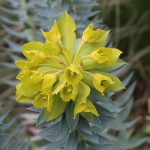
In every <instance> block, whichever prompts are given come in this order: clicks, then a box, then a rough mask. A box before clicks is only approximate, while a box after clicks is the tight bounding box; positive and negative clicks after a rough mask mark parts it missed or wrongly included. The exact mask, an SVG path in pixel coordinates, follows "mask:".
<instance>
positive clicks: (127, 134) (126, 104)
mask: <svg viewBox="0 0 150 150" xmlns="http://www.w3.org/2000/svg"><path fill="white" fill-rule="evenodd" d="M120 70H121V69H120ZM112 73H113V74H116V75H118V74H119V72H118V73H117V72H116V73H115V72H112ZM132 75H133V73H131V74H130V75H129V76H128V77H127V78H126V79H125V80H124V81H123V84H124V86H127V85H128V84H129V82H130V80H131V78H132ZM135 85H136V83H135V82H134V83H132V84H131V85H130V86H129V87H128V88H127V90H125V91H124V92H123V93H122V94H121V95H120V96H119V97H118V98H117V99H116V100H115V106H116V107H119V108H120V112H119V113H118V114H116V118H117V121H115V122H112V123H111V124H110V126H109V130H110V131H109V133H108V134H107V137H109V138H110V139H111V141H112V142H113V143H114V144H115V145H116V146H117V147H119V150H127V149H136V148H137V147H138V146H140V145H141V144H143V143H144V142H146V141H147V138H141V139H136V138H135V139H134V138H133V137H132V134H133V131H134V126H135V125H136V123H137V122H138V121H139V120H140V117H138V118H136V119H135V120H132V121H126V120H127V118H128V116H129V114H130V111H131V109H132V105H133V97H132V94H133V91H134V89H135ZM112 131H113V132H112ZM115 131H116V132H115ZM118 131H119V132H118ZM117 132H118V133H117ZM116 135H117V136H116Z"/></svg>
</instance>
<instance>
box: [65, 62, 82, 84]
mask: <svg viewBox="0 0 150 150" xmlns="http://www.w3.org/2000/svg"><path fill="white" fill-rule="evenodd" d="M64 73H65V77H66V80H67V82H68V83H69V84H77V83H78V82H79V81H80V80H81V79H82V78H83V76H82V73H81V71H80V69H79V68H78V67H77V66H76V65H74V64H71V65H70V66H69V67H67V68H66V70H65V72H64Z"/></svg>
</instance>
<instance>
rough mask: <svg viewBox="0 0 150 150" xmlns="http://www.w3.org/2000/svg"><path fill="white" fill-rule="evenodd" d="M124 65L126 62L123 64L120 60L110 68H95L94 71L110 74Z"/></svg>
mask: <svg viewBox="0 0 150 150" xmlns="http://www.w3.org/2000/svg"><path fill="white" fill-rule="evenodd" d="M124 64H126V62H124V61H123V60H121V59H118V60H117V61H116V62H115V63H114V64H113V65H112V66H107V67H103V68H96V69H94V70H97V71H100V72H111V71H113V70H116V69H118V68H120V67H121V66H123V65H124Z"/></svg>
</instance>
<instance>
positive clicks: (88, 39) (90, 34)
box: [82, 23, 104, 43]
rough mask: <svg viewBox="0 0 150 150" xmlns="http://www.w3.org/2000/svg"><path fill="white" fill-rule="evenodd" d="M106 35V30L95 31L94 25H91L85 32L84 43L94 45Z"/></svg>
mask: <svg viewBox="0 0 150 150" xmlns="http://www.w3.org/2000/svg"><path fill="white" fill-rule="evenodd" d="M103 34H104V30H100V29H97V30H95V31H94V30H93V24H92V23H91V24H90V25H89V26H88V27H87V28H86V29H85V30H84V32H83V36H82V41H84V42H85V43H93V42H96V41H98V40H100V39H101V37H102V36H103Z"/></svg>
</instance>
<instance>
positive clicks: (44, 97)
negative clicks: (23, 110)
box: [33, 92, 53, 112]
mask: <svg viewBox="0 0 150 150" xmlns="http://www.w3.org/2000/svg"><path fill="white" fill-rule="evenodd" d="M33 105H34V106H35V107H36V108H43V107H46V108H47V110H48V111H49V112H50V111H51V108H52V106H53V96H52V95H51V92H50V93H49V94H44V93H40V94H38V95H37V96H36V97H35V100H34V101H33Z"/></svg>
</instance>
